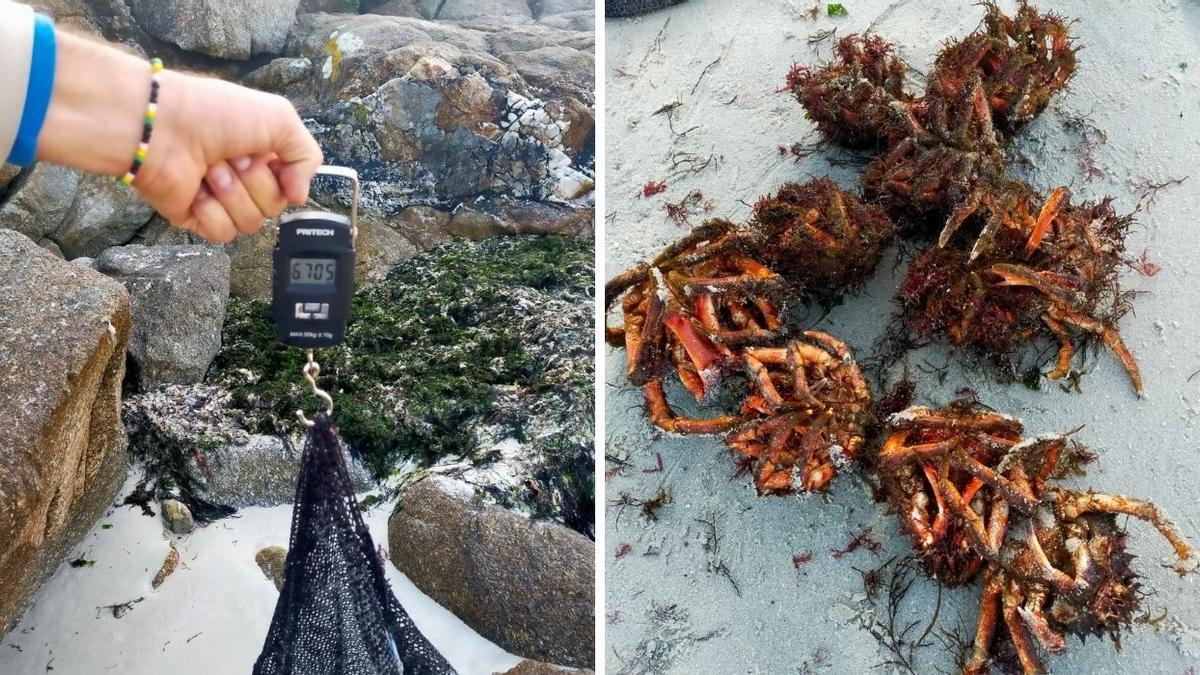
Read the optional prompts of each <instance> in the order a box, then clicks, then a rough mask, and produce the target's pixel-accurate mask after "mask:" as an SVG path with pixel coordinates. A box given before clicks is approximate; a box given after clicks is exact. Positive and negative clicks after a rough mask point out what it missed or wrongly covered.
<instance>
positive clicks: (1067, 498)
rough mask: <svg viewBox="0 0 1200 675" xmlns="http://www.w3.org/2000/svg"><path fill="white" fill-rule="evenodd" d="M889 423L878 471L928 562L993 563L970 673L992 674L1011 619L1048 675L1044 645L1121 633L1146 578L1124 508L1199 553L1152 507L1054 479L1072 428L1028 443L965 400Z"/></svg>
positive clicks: (940, 571) (952, 574)
mask: <svg viewBox="0 0 1200 675" xmlns="http://www.w3.org/2000/svg"><path fill="white" fill-rule="evenodd" d="M888 427H889V432H888V435H887V438H886V440H885V441H884V444H883V447H882V449H881V451H880V455H879V458H878V464H879V467H880V473H881V475H882V476H883V479H884V483H885V485H886V486H887V489H888V493H889V500H890V501H891V503H892V508H893V510H895V511H896V512H897V513H898V514H899V515H900V516H901V520H902V523H903V526H904V529H905V530H906V531H907V532H908V533H909V535H910V537H911V538H912V540H913V543H914V546H915V547H916V548H917V550H918V551H919V552H920V554H921V557H922V558H923V560H924V561H925V564H926V567H927V569H929V570H930V571H931V572H932V573H934V574H937V575H938V577H939V578H940V579H941V580H942V581H943V582H944V583H946V584H948V585H958V584H961V583H964V582H966V581H968V580H970V579H971V578H973V577H974V576H975V575H976V574H977V572H979V570H980V569H982V570H983V573H982V579H983V597H982V604H981V611H980V617H979V624H978V627H977V629H976V636H975V644H974V648H973V651H972V653H971V658H970V661H969V663H968V664H967V666H966V668H965V670H964V672H966V673H971V674H982V673H986V672H988V664H989V662H990V660H991V653H992V643H993V641H994V638H995V635H996V632H997V630H998V627H999V625H1000V620H1001V618H1002V619H1003V625H1004V627H1005V629H1006V630H1007V635H1008V637H1009V639H1010V640H1011V641H1012V644H1013V646H1014V648H1015V651H1016V654H1017V658H1018V661H1019V664H1020V667H1021V669H1022V670H1023V672H1025V673H1039V672H1042V666H1041V661H1040V658H1039V657H1038V655H1037V651H1036V649H1035V647H1034V643H1035V642H1036V643H1037V644H1039V645H1041V647H1042V648H1043V649H1044V650H1046V651H1047V652H1050V653H1056V652H1060V651H1062V650H1063V649H1065V646H1066V643H1065V640H1064V638H1063V635H1064V634H1066V633H1075V634H1077V635H1080V636H1086V635H1089V634H1098V635H1103V634H1107V635H1109V636H1110V637H1111V638H1113V639H1114V641H1115V640H1116V639H1117V638H1118V635H1119V631H1120V629H1121V628H1122V627H1123V626H1126V625H1128V624H1129V622H1130V620H1131V619H1132V616H1133V612H1134V611H1135V610H1136V608H1137V605H1138V594H1137V589H1138V583H1137V574H1136V573H1135V572H1134V571H1133V569H1132V567H1131V564H1130V563H1131V561H1132V556H1131V555H1129V554H1128V553H1127V552H1126V550H1125V543H1126V542H1125V533H1124V532H1123V530H1121V528H1119V527H1118V526H1117V523H1116V516H1117V515H1119V514H1124V515H1131V516H1134V517H1136V518H1139V519H1142V520H1145V521H1147V522H1149V523H1151V524H1152V525H1153V526H1154V527H1155V528H1156V529H1158V531H1159V532H1160V533H1162V535H1163V536H1164V537H1165V538H1166V539H1167V541H1168V542H1169V543H1170V544H1171V546H1172V547H1173V549H1174V550H1175V553H1176V555H1177V556H1178V558H1179V560H1180V561H1181V562H1182V561H1190V560H1192V553H1191V549H1190V547H1189V546H1188V544H1187V542H1186V541H1185V540H1184V538H1183V537H1182V535H1180V534H1179V532H1178V530H1176V529H1175V527H1174V526H1173V525H1172V524H1171V523H1170V521H1169V520H1168V518H1167V517H1166V515H1165V514H1164V513H1163V512H1162V511H1161V509H1159V508H1158V507H1156V506H1155V505H1154V504H1151V503H1149V502H1146V501H1141V500H1137V499H1132V498H1129V497H1125V496H1122V495H1116V494H1100V493H1094V492H1090V491H1089V492H1078V491H1075V490H1068V489H1065V488H1061V487H1058V486H1055V485H1051V484H1049V481H1050V480H1051V479H1052V478H1053V474H1054V472H1055V471H1056V469H1057V468H1058V464H1059V461H1060V459H1061V457H1062V455H1063V450H1064V449H1065V448H1066V443H1067V439H1066V437H1065V436H1060V435H1048V436H1041V437H1038V438H1034V439H1024V438H1023V437H1022V433H1023V428H1022V425H1021V423H1020V422H1019V421H1017V420H1016V419H1014V418H1012V417H1008V416H1006V415H1001V414H999V413H995V412H991V411H986V410H983V409H982V408H981V407H979V406H978V405H976V404H971V403H966V402H955V403H952V404H950V405H949V406H947V407H945V408H943V409H941V410H932V409H929V408H924V407H914V408H909V409H908V410H905V411H902V412H900V413H897V414H895V415H893V416H892V417H891V418H890V419H889V421H888ZM1179 571H1180V572H1181V573H1182V572H1183V571H1184V569H1183V567H1182V565H1181V566H1180V567H1179Z"/></svg>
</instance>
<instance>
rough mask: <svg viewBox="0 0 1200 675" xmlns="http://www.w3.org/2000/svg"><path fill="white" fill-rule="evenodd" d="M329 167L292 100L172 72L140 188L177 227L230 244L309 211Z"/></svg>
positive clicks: (165, 85)
mask: <svg viewBox="0 0 1200 675" xmlns="http://www.w3.org/2000/svg"><path fill="white" fill-rule="evenodd" d="M321 163H322V155H321V149H320V148H319V147H318V146H317V143H316V141H315V140H313V137H312V135H311V134H309V132H308V130H307V129H306V128H305V127H304V124H303V123H302V122H301V121H300V116H299V115H297V114H296V110H295V109H294V108H293V107H292V104H291V103H290V102H289V101H288V100H287V99H285V98H282V97H280V96H274V95H271V94H265V93H262V92H258V91H254V90H252V89H247V88H245V87H240V86H238V85H235V84H231V83H229V82H225V81H222V80H216V79H211V78H204V77H196V76H192V75H185V74H182V73H174V72H170V71H167V72H164V73H163V79H162V86H161V87H160V89H159V105H158V120H157V122H156V123H155V129H154V134H153V135H152V137H151V141H150V152H149V154H148V155H147V158H146V162H145V164H143V166H142V168H141V170H140V171H139V172H138V177H137V180H135V181H134V187H136V188H137V190H138V192H140V193H141V194H142V196H143V197H145V199H146V200H147V201H148V202H149V203H150V204H151V205H152V206H154V207H155V209H157V210H158V212H159V213H161V214H162V215H163V217H164V218H166V219H167V220H169V221H170V222H171V223H172V224H173V225H176V226H177V227H182V228H183V229H186V230H189V231H192V232H195V233H197V234H199V235H200V236H202V237H204V238H205V239H207V240H209V241H214V242H221V243H223V242H227V241H231V240H232V239H233V238H234V237H235V236H236V235H237V234H238V233H239V232H240V233H242V234H253V233H254V232H257V231H258V229H259V228H260V227H261V226H262V222H263V219H264V218H274V217H276V216H278V215H279V214H280V213H281V212H282V211H283V209H284V208H285V207H286V205H287V204H294V205H301V204H303V203H304V202H305V200H307V199H308V188H309V183H310V182H311V181H312V178H313V175H314V174H315V172H316V170H317V168H318V167H319V166H321Z"/></svg>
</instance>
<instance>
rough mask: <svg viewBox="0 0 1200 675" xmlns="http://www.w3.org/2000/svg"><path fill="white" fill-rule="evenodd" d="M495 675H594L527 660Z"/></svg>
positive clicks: (585, 671) (577, 669) (575, 669)
mask: <svg viewBox="0 0 1200 675" xmlns="http://www.w3.org/2000/svg"><path fill="white" fill-rule="evenodd" d="M495 675H593V671H591V670H582V669H579V668H563V667H562V666H556V665H554V664H552V663H546V662H544V661H534V660H533V659H525V660H524V661H522V662H520V663H518V664H517V665H515V666H513V667H512V668H510V669H508V670H506V671H504V672H503V673H496V674H495Z"/></svg>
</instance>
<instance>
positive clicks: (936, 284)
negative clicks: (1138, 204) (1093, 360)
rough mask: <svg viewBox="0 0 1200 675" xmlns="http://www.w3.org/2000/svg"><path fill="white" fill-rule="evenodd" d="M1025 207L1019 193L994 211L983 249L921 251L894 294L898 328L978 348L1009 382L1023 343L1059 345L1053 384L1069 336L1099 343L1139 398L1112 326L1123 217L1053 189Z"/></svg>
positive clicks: (1067, 363)
mask: <svg viewBox="0 0 1200 675" xmlns="http://www.w3.org/2000/svg"><path fill="white" fill-rule="evenodd" d="M1056 195H1058V198H1057V199H1056ZM1031 199H1032V195H1031V194H1029V193H1025V192H1021V193H1020V194H1019V195H1017V197H1016V198H1015V199H1012V200H1010V201H1009V202H1007V207H1006V209H1005V210H1004V211H1003V212H1001V213H993V214H992V215H991V216H990V217H991V218H993V219H995V221H996V222H995V223H994V224H991V225H989V226H987V227H985V229H984V231H983V232H982V233H981V234H979V235H978V237H979V239H980V240H982V239H984V238H986V242H984V243H983V245H980V243H979V241H978V240H977V241H976V244H975V245H974V246H973V247H972V248H971V249H969V250H967V249H965V247H946V248H931V249H928V250H926V251H924V252H922V253H920V254H919V255H918V256H917V257H916V258H915V259H914V260H913V261H912V263H910V265H909V267H908V270H907V272H906V274H905V279H904V281H903V282H902V283H901V285H900V288H899V290H898V292H897V299H898V300H899V302H900V305H901V311H902V317H903V320H904V322H905V324H906V325H907V326H908V327H909V329H911V330H912V331H913V332H914V333H916V334H917V335H918V336H921V337H931V336H935V335H942V336H944V337H946V338H947V339H948V340H949V341H950V343H951V344H954V345H958V346H969V347H971V348H973V349H975V350H978V351H980V352H982V353H983V354H985V355H987V356H988V357H989V358H991V359H992V360H993V361H994V362H996V363H999V364H1001V365H1002V366H1004V367H1007V368H1008V370H1009V372H1010V374H1015V373H1012V368H1013V362H1012V358H1013V355H1014V354H1016V353H1017V352H1018V350H1019V348H1020V346H1021V345H1022V344H1024V343H1026V342H1028V341H1030V340H1032V339H1035V338H1037V337H1042V336H1045V337H1050V338H1052V339H1055V340H1056V341H1057V342H1058V343H1059V351H1058V356H1057V359H1056V363H1055V366H1054V368H1053V369H1052V370H1050V372H1049V373H1047V376H1048V377H1049V378H1050V379H1052V380H1058V379H1061V378H1063V377H1065V376H1067V375H1068V374H1070V372H1071V368H1072V359H1073V355H1074V353H1075V351H1076V347H1075V343H1076V341H1077V340H1078V338H1077V337H1076V335H1082V336H1083V337H1084V341H1085V342H1086V341H1087V340H1089V339H1091V340H1099V341H1100V342H1102V343H1103V344H1104V345H1105V346H1107V347H1108V348H1109V349H1110V350H1111V351H1112V352H1113V354H1114V355H1115V356H1116V357H1117V359H1118V360H1119V361H1120V362H1121V364H1122V366H1123V367H1124V368H1125V370H1126V372H1127V373H1128V375H1129V379H1130V381H1131V382H1132V384H1133V387H1134V390H1135V391H1136V393H1138V394H1139V395H1140V394H1141V393H1142V379H1141V374H1140V372H1139V370H1138V367H1137V363H1136V362H1135V360H1134V357H1133V355H1132V354H1131V353H1130V351H1129V349H1128V348H1127V347H1126V346H1125V344H1124V341H1123V340H1122V339H1121V336H1120V334H1119V333H1118V332H1117V330H1116V328H1115V326H1116V324H1117V321H1118V320H1119V319H1120V317H1121V315H1122V314H1123V313H1124V312H1125V311H1126V310H1127V309H1128V305H1127V298H1126V296H1125V295H1124V294H1122V293H1121V291H1120V290H1119V285H1118V284H1119V279H1118V276H1119V271H1120V269H1121V268H1122V267H1123V266H1124V260H1123V254H1124V238H1125V233H1126V231H1127V230H1128V227H1129V223H1130V219H1129V218H1127V217H1119V216H1117V215H1116V213H1115V212H1114V211H1113V209H1112V207H1111V205H1110V204H1109V202H1107V201H1105V202H1100V203H1098V204H1082V205H1079V206H1074V205H1071V204H1070V203H1069V198H1068V197H1066V196H1065V194H1063V193H1060V192H1057V191H1056V193H1055V194H1053V195H1051V198H1050V199H1049V200H1047V202H1046V204H1043V205H1039V204H1037V203H1036V202H1032V201H1031Z"/></svg>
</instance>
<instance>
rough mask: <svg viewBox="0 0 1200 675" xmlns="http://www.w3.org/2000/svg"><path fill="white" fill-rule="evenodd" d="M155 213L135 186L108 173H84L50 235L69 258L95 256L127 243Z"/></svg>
mask: <svg viewBox="0 0 1200 675" xmlns="http://www.w3.org/2000/svg"><path fill="white" fill-rule="evenodd" d="M153 216H154V209H153V208H152V207H151V206H150V205H149V204H147V203H146V202H144V201H142V199H141V198H140V197H139V196H138V195H137V193H136V192H134V191H133V190H131V189H129V188H127V187H125V186H123V185H121V184H120V183H118V182H116V181H114V180H113V179H112V178H109V177H108V176H84V177H83V178H82V179H81V180H80V181H79V187H78V189H77V190H76V191H75V198H74V200H73V201H72V203H71V208H69V209H68V210H67V212H66V214H65V215H64V216H63V220H62V223H61V224H60V225H59V226H58V228H56V229H55V231H54V232H52V233H50V234H49V236H48V238H49V239H50V240H52V241H53V242H55V243H56V244H58V246H59V248H61V249H62V252H63V255H64V256H65V257H67V258H76V257H79V256H90V257H95V256H97V255H99V254H100V252H101V251H103V250H104V249H106V248H109V247H110V246H117V245H120V244H124V243H126V242H128V241H129V240H130V239H132V238H133V236H134V235H135V234H137V232H138V230H140V229H141V228H142V226H144V225H145V224H146V222H147V221H149V220H150V219H151V218H152V217H153Z"/></svg>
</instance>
